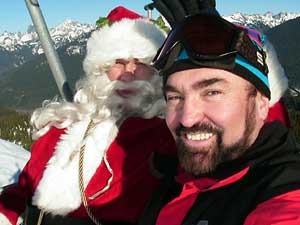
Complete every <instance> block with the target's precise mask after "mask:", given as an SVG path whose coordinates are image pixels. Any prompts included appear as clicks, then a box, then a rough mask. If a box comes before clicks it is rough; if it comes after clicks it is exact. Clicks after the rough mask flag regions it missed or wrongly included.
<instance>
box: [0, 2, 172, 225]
mask: <svg viewBox="0 0 300 225" xmlns="http://www.w3.org/2000/svg"><path fill="white" fill-rule="evenodd" d="M108 21H109V23H108V24H106V25H104V26H103V27H101V28H100V29H99V30H96V31H94V32H93V33H92V35H91V38H90V39H89V40H88V42H87V54H86V57H85V59H84V63H83V67H84V71H85V73H86V77H85V78H84V79H82V80H81V81H79V82H78V84H77V92H76V94H75V97H74V102H73V103H66V102H50V103H48V104H46V105H45V106H44V107H43V108H40V109H37V110H36V111H35V112H34V113H33V116H32V124H33V126H34V128H35V131H34V133H33V137H34V138H35V139H37V141H36V142H35V143H34V145H33V147H32V151H31V158H30V160H29V162H28V163H27V165H26V166H25V168H24V169H23V171H22V173H21V175H20V178H19V182H18V183H17V184H14V185H11V186H9V187H7V188H6V189H5V190H4V191H3V192H2V194H1V196H0V224H1V225H3V224H17V223H18V219H19V218H20V215H22V214H23V213H24V212H25V209H26V211H27V215H28V217H27V219H26V220H27V224H37V223H40V224H60V223H61V224H76V223H84V224H89V223H91V224H93V223H95V224H106V223H107V222H109V224H110V223H112V222H116V223H117V224H122V223H124V224H125V223H126V224H129V223H135V222H137V219H138V217H139V215H140V213H141V211H142V209H143V208H144V206H145V204H146V202H147V199H148V198H149V196H150V194H151V193H152V191H153V190H154V189H155V188H156V187H157V186H158V184H159V182H160V179H161V176H160V175H161V172H162V171H159V170H157V169H156V168H155V165H154V163H153V162H154V161H155V159H156V158H157V154H158V155H160V156H161V158H164V157H168V156H169V155H175V150H174V149H175V147H174V146H175V145H174V143H173V140H172V137H171V135H170V134H169V131H168V129H167V127H166V125H165V122H164V120H163V119H161V118H159V117H160V116H162V114H163V112H164V99H163V97H162V96H163V95H162V93H161V83H162V82H161V79H160V77H159V76H157V75H156V71H155V70H154V69H152V68H151V67H150V66H149V63H150V62H151V60H152V59H153V57H154V56H155V54H156V51H157V49H158V48H159V47H160V45H161V44H162V43H163V41H164V39H165V33H164V32H163V31H162V30H161V29H160V28H158V27H157V26H156V25H154V24H153V23H152V22H151V21H149V20H148V19H147V18H142V17H141V16H140V15H138V14H136V13H134V12H132V11H129V10H127V9H125V8H123V7H117V8H116V9H114V10H113V11H111V12H110V14H109V15H108ZM167 162H171V161H170V160H167ZM54 216H55V217H54ZM121 222H122V223H121Z"/></svg>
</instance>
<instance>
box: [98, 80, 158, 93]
mask: <svg viewBox="0 0 300 225" xmlns="http://www.w3.org/2000/svg"><path fill="white" fill-rule="evenodd" d="M98 82H99V85H97V84H96V85H95V86H96V90H95V95H96V97H97V98H98V99H105V98H107V97H109V96H114V95H116V90H134V91H135V92H136V93H137V94H138V95H157V94H159V93H158V92H159V90H160V89H161V88H160V86H161V81H160V79H159V77H158V76H153V78H151V79H150V80H134V81H131V82H123V81H119V80H116V81H110V80H108V79H107V77H105V76H103V77H101V78H98ZM100 84H101V85H100Z"/></svg>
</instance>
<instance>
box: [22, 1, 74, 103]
mask: <svg viewBox="0 0 300 225" xmlns="http://www.w3.org/2000/svg"><path fill="white" fill-rule="evenodd" d="M25 2H26V6H27V8H28V11H29V13H30V16H31V19H32V22H33V25H34V27H35V30H36V32H37V34H38V36H39V39H40V41H41V44H42V47H43V49H44V52H45V55H46V58H47V60H48V63H49V66H50V69H51V71H52V74H53V76H54V79H55V82H56V84H57V87H58V89H59V92H60V94H61V96H62V97H63V99H64V100H66V101H72V100H73V94H72V91H71V88H70V86H69V84H68V82H67V80H66V75H65V72H64V69H63V67H62V64H61V62H60V59H59V56H58V54H57V52H56V50H55V48H54V44H53V41H52V39H51V36H50V33H49V30H48V28H47V25H46V22H45V19H44V17H43V14H42V11H41V9H40V6H39V3H38V0H25Z"/></svg>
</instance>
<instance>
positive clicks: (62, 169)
mask: <svg viewBox="0 0 300 225" xmlns="http://www.w3.org/2000/svg"><path fill="white" fill-rule="evenodd" d="M88 123H89V121H82V122H78V123H76V124H73V126H71V127H70V128H69V129H68V130H67V131H66V134H64V135H62V136H61V139H60V141H59V142H58V144H57V145H56V147H55V152H54V154H53V156H52V157H51V159H50V160H49V162H48V164H47V167H46V169H45V171H44V173H43V177H42V179H41V181H40V182H39V184H38V186H37V189H36V191H35V193H34V196H33V198H32V201H33V204H34V205H37V206H38V207H39V208H43V209H44V210H45V211H46V212H48V213H51V214H53V215H62V216H64V215H67V214H68V213H70V212H72V211H74V210H75V209H77V208H78V207H79V206H80V204H81V198H80V191H79V178H78V171H79V166H78V161H79V150H80V147H81V145H82V144H83V141H82V139H83V136H84V133H85V131H86V128H87V125H88ZM117 133H118V128H117V126H116V125H115V120H113V119H107V120H105V121H103V122H101V123H99V124H97V126H96V127H95V128H94V129H92V130H91V132H90V134H89V136H88V137H87V138H86V148H85V155H84V167H83V178H84V187H85V188H86V186H87V185H88V182H89V181H90V179H91V178H92V176H93V175H94V173H95V171H96V169H97V168H98V166H99V165H100V163H101V162H102V159H103V156H104V153H105V151H106V150H107V148H108V147H109V145H110V144H111V142H112V141H113V140H114V139H115V137H116V135H117Z"/></svg>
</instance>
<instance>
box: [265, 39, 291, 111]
mask: <svg viewBox="0 0 300 225" xmlns="http://www.w3.org/2000/svg"><path fill="white" fill-rule="evenodd" d="M264 50H265V51H266V53H267V59H266V62H267V65H268V68H269V73H268V79H269V84H270V91H271V99H270V106H273V105H274V104H275V103H276V102H278V101H279V99H280V98H281V97H282V96H283V95H284V93H285V91H286V90H287V88H288V78H287V76H286V75H285V72H284V69H283V67H282V66H281V64H280V62H279V60H278V58H277V54H276V51H275V49H274V47H273V45H272V44H271V43H270V42H269V41H266V42H265V44H264Z"/></svg>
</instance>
